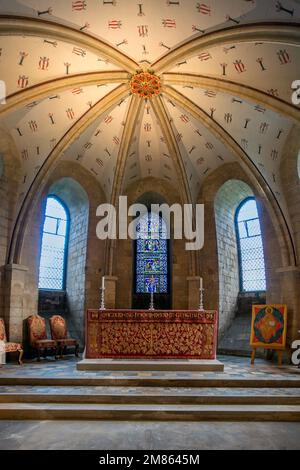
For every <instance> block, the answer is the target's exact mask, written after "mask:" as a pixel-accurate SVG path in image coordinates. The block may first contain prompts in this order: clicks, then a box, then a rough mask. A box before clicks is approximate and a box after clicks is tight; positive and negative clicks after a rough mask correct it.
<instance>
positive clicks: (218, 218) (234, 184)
mask: <svg viewBox="0 0 300 470" xmlns="http://www.w3.org/2000/svg"><path fill="white" fill-rule="evenodd" d="M251 196H252V197H253V196H254V193H253V191H252V189H251V188H250V186H249V185H248V184H247V183H245V182H244V181H241V180H237V179H230V180H227V181H226V183H224V184H223V185H222V186H221V187H220V188H219V190H218V191H217V193H216V196H215V199H214V211H215V222H216V237H217V248H218V250H217V251H218V266H219V299H220V300H219V333H220V336H221V337H222V336H223V334H224V333H225V331H226V329H227V328H228V326H229V325H230V324H231V323H232V321H233V319H234V317H235V314H236V311H237V300H238V295H239V291H240V280H239V260H238V248H237V240H236V231H235V214H236V210H237V208H238V206H239V205H240V204H241V202H242V201H243V200H245V199H246V198H248V197H251Z"/></svg>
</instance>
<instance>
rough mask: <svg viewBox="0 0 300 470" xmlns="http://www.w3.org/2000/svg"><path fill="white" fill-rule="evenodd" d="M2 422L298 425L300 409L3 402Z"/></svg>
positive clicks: (254, 406)
mask: <svg viewBox="0 0 300 470" xmlns="http://www.w3.org/2000/svg"><path fill="white" fill-rule="evenodd" d="M0 419H2V420H77V421H78V420H126V421H144V420H148V421H281V422H283V421H286V422H292V421H294V422H296V421H297V422H299V421H300V406H288V405H273V406H269V405H176V406H174V405H154V404H147V405H137V404H134V405H129V404H127V405H120V404H118V405H115V404H111V405H105V404H102V405H101V404H97V405H96V404H66V403H56V404H35V403H30V404H25V403H5V404H3V403H1V404H0ZM70 426H71V424H70Z"/></svg>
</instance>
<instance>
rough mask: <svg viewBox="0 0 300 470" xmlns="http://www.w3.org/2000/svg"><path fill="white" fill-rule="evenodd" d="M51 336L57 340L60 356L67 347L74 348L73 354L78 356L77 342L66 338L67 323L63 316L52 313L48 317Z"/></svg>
mask: <svg viewBox="0 0 300 470" xmlns="http://www.w3.org/2000/svg"><path fill="white" fill-rule="evenodd" d="M50 330H51V337H52V339H53V340H54V341H56V342H57V345H58V347H59V349H60V356H61V357H62V355H63V351H64V350H65V349H66V348H68V347H74V348H75V356H76V357H78V352H79V343H78V341H77V340H76V339H73V338H68V331H67V324H66V321H65V319H64V318H63V317H61V316H60V315H53V317H51V318H50Z"/></svg>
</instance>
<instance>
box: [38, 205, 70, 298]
mask: <svg viewBox="0 0 300 470" xmlns="http://www.w3.org/2000/svg"><path fill="white" fill-rule="evenodd" d="M68 224H69V217H68V214H67V211H66V209H65V207H64V206H63V204H62V203H61V202H60V201H59V200H58V199H57V198H56V197H54V196H49V197H48V198H47V205H46V213H45V221H44V226H43V238H42V250H41V260H40V272H39V289H49V290H62V289H64V288H65V265H66V263H65V259H66V245H67V234H68Z"/></svg>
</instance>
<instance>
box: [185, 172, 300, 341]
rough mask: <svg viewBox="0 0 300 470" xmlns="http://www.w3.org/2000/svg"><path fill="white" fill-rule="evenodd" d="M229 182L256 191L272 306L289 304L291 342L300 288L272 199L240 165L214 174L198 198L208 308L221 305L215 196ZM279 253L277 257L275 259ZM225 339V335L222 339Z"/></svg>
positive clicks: (202, 270)
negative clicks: (202, 218) (289, 263)
mask: <svg viewBox="0 0 300 470" xmlns="http://www.w3.org/2000/svg"><path fill="white" fill-rule="evenodd" d="M228 180H239V181H241V182H243V183H245V184H247V185H248V186H249V188H251V191H252V192H253V194H254V196H255V198H256V201H257V206H258V213H259V217H260V222H261V230H262V238H263V244H264V252H265V260H266V275H267V292H266V301H267V302H268V303H286V304H287V305H288V308H289V312H290V329H289V331H288V340H289V341H290V340H292V338H293V337H294V335H295V327H294V318H297V304H296V303H295V297H296V296H297V295H298V294H296V291H297V286H296V285H295V281H294V280H292V279H291V278H292V277H293V276H294V274H293V273H294V268H293V267H291V266H285V264H284V260H285V259H286V256H285V248H284V244H282V240H280V239H279V237H278V232H277V230H276V220H274V219H272V216H271V214H272V212H270V211H269V207H268V200H267V198H266V197H265V195H264V194H263V193H262V191H261V189H260V187H259V185H258V184H257V185H255V184H254V183H253V180H252V179H250V178H249V177H248V175H247V174H246V173H245V172H244V170H243V169H242V167H241V166H240V165H239V164H238V163H228V164H225V165H223V166H222V167H220V168H219V169H217V170H216V171H214V172H213V173H212V174H211V175H210V176H209V177H208V178H207V180H206V181H205V182H204V185H203V187H202V188H201V191H200V193H199V196H198V203H203V204H204V205H205V237H206V238H205V244H204V248H203V250H202V251H201V252H200V255H199V266H200V273H201V275H202V277H203V278H204V282H205V284H206V287H207V289H206V291H205V307H206V308H209V309H218V306H219V304H220V286H219V282H220V280H219V265H218V255H217V253H218V243H217V236H216V218H215V208H214V203H215V197H216V194H217V192H218V191H219V189H220V188H221V187H222V186H223V185H224V183H226V182H227V181H228ZM274 253H276V256H274ZM197 295H198V293H197V291H194V294H193V299H194V300H193V304H194V306H196V305H197ZM219 339H221V336H220V338H219Z"/></svg>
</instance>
